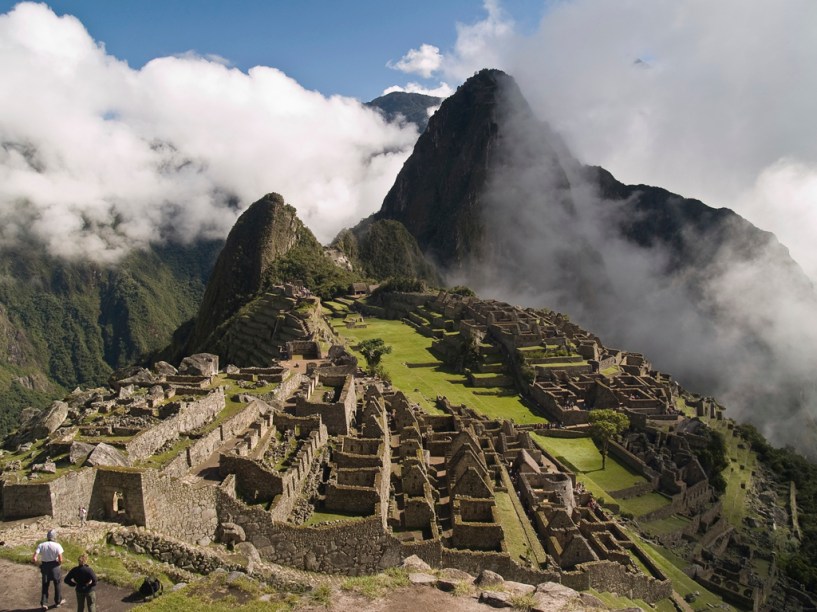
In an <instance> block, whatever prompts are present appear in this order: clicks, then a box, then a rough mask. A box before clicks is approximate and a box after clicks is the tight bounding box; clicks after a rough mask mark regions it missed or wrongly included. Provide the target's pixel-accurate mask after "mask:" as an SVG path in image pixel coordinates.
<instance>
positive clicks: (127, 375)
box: [108, 366, 154, 391]
mask: <svg viewBox="0 0 817 612" xmlns="http://www.w3.org/2000/svg"><path fill="white" fill-rule="evenodd" d="M153 378H154V377H153V373H152V372H151V371H150V370H148V369H146V368H143V367H140V366H126V367H124V368H119V369H118V370H116V371H114V372H113V374H111V375H110V376H109V377H108V384H109V385H110V386H111V388H112V389H113V390H114V391H118V390H119V388H120V387H123V386H125V385H132V384H136V383H146V382H150V381H152V380H153Z"/></svg>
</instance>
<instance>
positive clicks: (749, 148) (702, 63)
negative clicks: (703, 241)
mask: <svg viewBox="0 0 817 612" xmlns="http://www.w3.org/2000/svg"><path fill="white" fill-rule="evenodd" d="M485 6H486V17H485V19H484V20H482V21H480V22H478V23H475V24H467V25H463V24H460V25H459V26H458V28H457V32H458V38H457V42H456V43H455V45H454V47H453V48H452V49H450V50H444V51H442V52H441V60H440V65H439V68H438V70H437V71H436V72H435V73H434V75H433V76H436V77H437V78H440V79H442V80H445V81H446V82H449V83H459V82H461V81H463V80H464V79H466V78H467V77H469V76H470V75H471V74H473V72H474V71H476V70H479V69H481V68H484V67H496V68H500V69H503V70H505V71H506V72H508V73H510V74H512V75H513V76H514V77H515V78H516V79H517V81H518V82H519V84H520V86H521V87H522V90H523V91H524V92H525V95H526V96H527V97H528V99H529V101H530V102H531V104H532V106H533V107H534V110H535V111H536V112H537V114H538V115H539V117H540V118H542V119H544V120H546V121H548V122H549V123H550V124H551V125H553V126H554V128H555V129H556V130H557V131H559V132H560V133H561V134H562V135H563V136H564V138H565V140H566V141H567V143H568V145H569V146H570V148H571V149H572V150H573V151H574V153H575V154H576V155H577V156H578V157H579V158H580V159H581V160H582V161H584V162H585V163H590V164H598V165H602V166H604V167H605V168H607V169H608V170H610V171H612V172H613V174H615V175H616V176H617V177H618V178H619V179H620V180H622V181H624V182H627V183H635V184H637V183H646V184H651V185H660V186H662V187H665V188H667V189H670V190H672V191H674V192H676V193H680V194H683V195H685V196H687V197H695V198H699V199H701V200H703V201H705V202H707V203H708V204H710V205H711V206H715V207H718V206H727V207H729V208H732V209H733V210H735V211H737V212H738V213H740V214H742V215H743V216H745V217H747V218H748V219H749V220H750V221H752V222H753V223H755V224H756V225H758V226H759V227H762V228H764V229H769V230H771V231H774V232H775V233H776V235H777V236H778V238H780V240H781V241H782V242H783V243H784V244H785V245H787V246H788V247H789V248H790V250H791V252H792V254H793V256H794V257H795V258H796V259H797V260H798V262H799V263H800V264H801V265H802V266H803V267H804V269H806V270H807V271H808V272H809V273H810V275H811V277H812V279H814V280H817V247H815V241H813V240H812V239H811V237H810V236H809V233H810V232H808V231H805V230H804V228H815V227H817V199H815V188H814V186H815V184H817V138H814V134H813V130H812V129H810V126H811V125H812V124H813V110H812V106H813V100H815V99H817V71H815V70H814V66H815V65H817V4H815V3H814V2H811V1H810V0H792V1H790V2H786V3H783V4H781V3H773V2H770V1H768V2H767V1H762V2H753V3H748V4H747V3H745V2H741V1H740V0H726V1H724V2H719V3H717V5H716V6H713V4H712V3H710V2H705V1H704V0H683V1H680V2H678V1H674V0H657V1H655V2H643V1H641V2H639V1H636V0H624V1H622V2H604V1H600V0H569V1H565V2H554V3H550V4H548V6H547V9H546V12H545V14H544V17H543V18H542V20H541V22H540V24H539V26H538V28H536V29H535V31H534V32H533V33H526V34H522V33H521V32H520V31H519V28H518V27H517V26H516V25H515V24H514V23H513V21H512V20H511V19H510V17H508V16H507V15H506V14H504V13H503V11H502V9H501V6H500V5H499V4H498V3H497V2H496V1H494V0H492V1H490V2H486V4H485Z"/></svg>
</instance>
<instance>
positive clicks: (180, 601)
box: [139, 574, 301, 612]
mask: <svg viewBox="0 0 817 612" xmlns="http://www.w3.org/2000/svg"><path fill="white" fill-rule="evenodd" d="M262 595H269V596H270V601H259V597H261V596H262ZM300 599H301V598H300V597H299V596H298V595H295V594H293V593H285V592H277V591H275V590H274V589H272V588H270V587H267V586H265V585H262V584H260V583H258V582H256V581H254V580H252V579H250V578H245V577H242V578H239V579H237V580H233V581H231V582H227V575H226V574H211V575H210V576H207V577H206V578H203V579H201V580H198V581H196V582H194V583H192V584H189V585H188V586H186V587H185V588H183V589H180V590H178V591H175V592H167V591H165V594H163V595H161V596H159V597H157V598H156V599H154V600H152V601H150V602H148V603H146V604H143V605H141V606H139V610H155V611H157V612H158V611H161V612H188V611H189V610H208V612H230V611H232V610H238V611H239V612H256V611H257V612H261V611H264V612H284V611H287V612H288V611H289V610H294V609H295V608H296V607H297V606H298V604H299V602H300Z"/></svg>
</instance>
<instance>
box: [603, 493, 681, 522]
mask: <svg viewBox="0 0 817 612" xmlns="http://www.w3.org/2000/svg"><path fill="white" fill-rule="evenodd" d="M616 503H617V504H620V505H621V510H622V511H623V512H629V513H630V514H632V515H633V516H636V517H638V516H643V515H645V514H648V513H650V512H654V511H655V510H658V509H659V508H663V507H664V506H666V505H667V504H669V503H670V500H669V499H667V498H666V497H664V496H663V495H661V494H660V493H646V494H644V495H639V496H638V497H631V498H630V499H622V500H616Z"/></svg>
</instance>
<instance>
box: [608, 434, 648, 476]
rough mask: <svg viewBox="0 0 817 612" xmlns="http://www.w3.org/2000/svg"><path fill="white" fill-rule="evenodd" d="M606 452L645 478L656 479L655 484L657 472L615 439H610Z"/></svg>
mask: <svg viewBox="0 0 817 612" xmlns="http://www.w3.org/2000/svg"><path fill="white" fill-rule="evenodd" d="M608 452H609V453H610V455H611V456H612V457H613V458H615V459H616V460H617V461H618V462H619V463H623V464H624V465H626V466H627V467H628V468H630V469H631V470H633V471H634V472H635V473H636V474H640V475H641V476H643V477H644V478H646V479H647V480H650V481H656V484H657V479H658V474H657V473H656V472H655V470H653V469H652V468H650V467H649V466H648V465H647V464H646V463H644V462H643V461H642V460H641V459H640V458H638V457H637V456H636V455H634V454H633V453H631V452H630V451H628V450H627V449H626V448H624V447H623V446H622V445H621V444H619V443H618V442H616V441H615V440H610V444H609V447H608Z"/></svg>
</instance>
